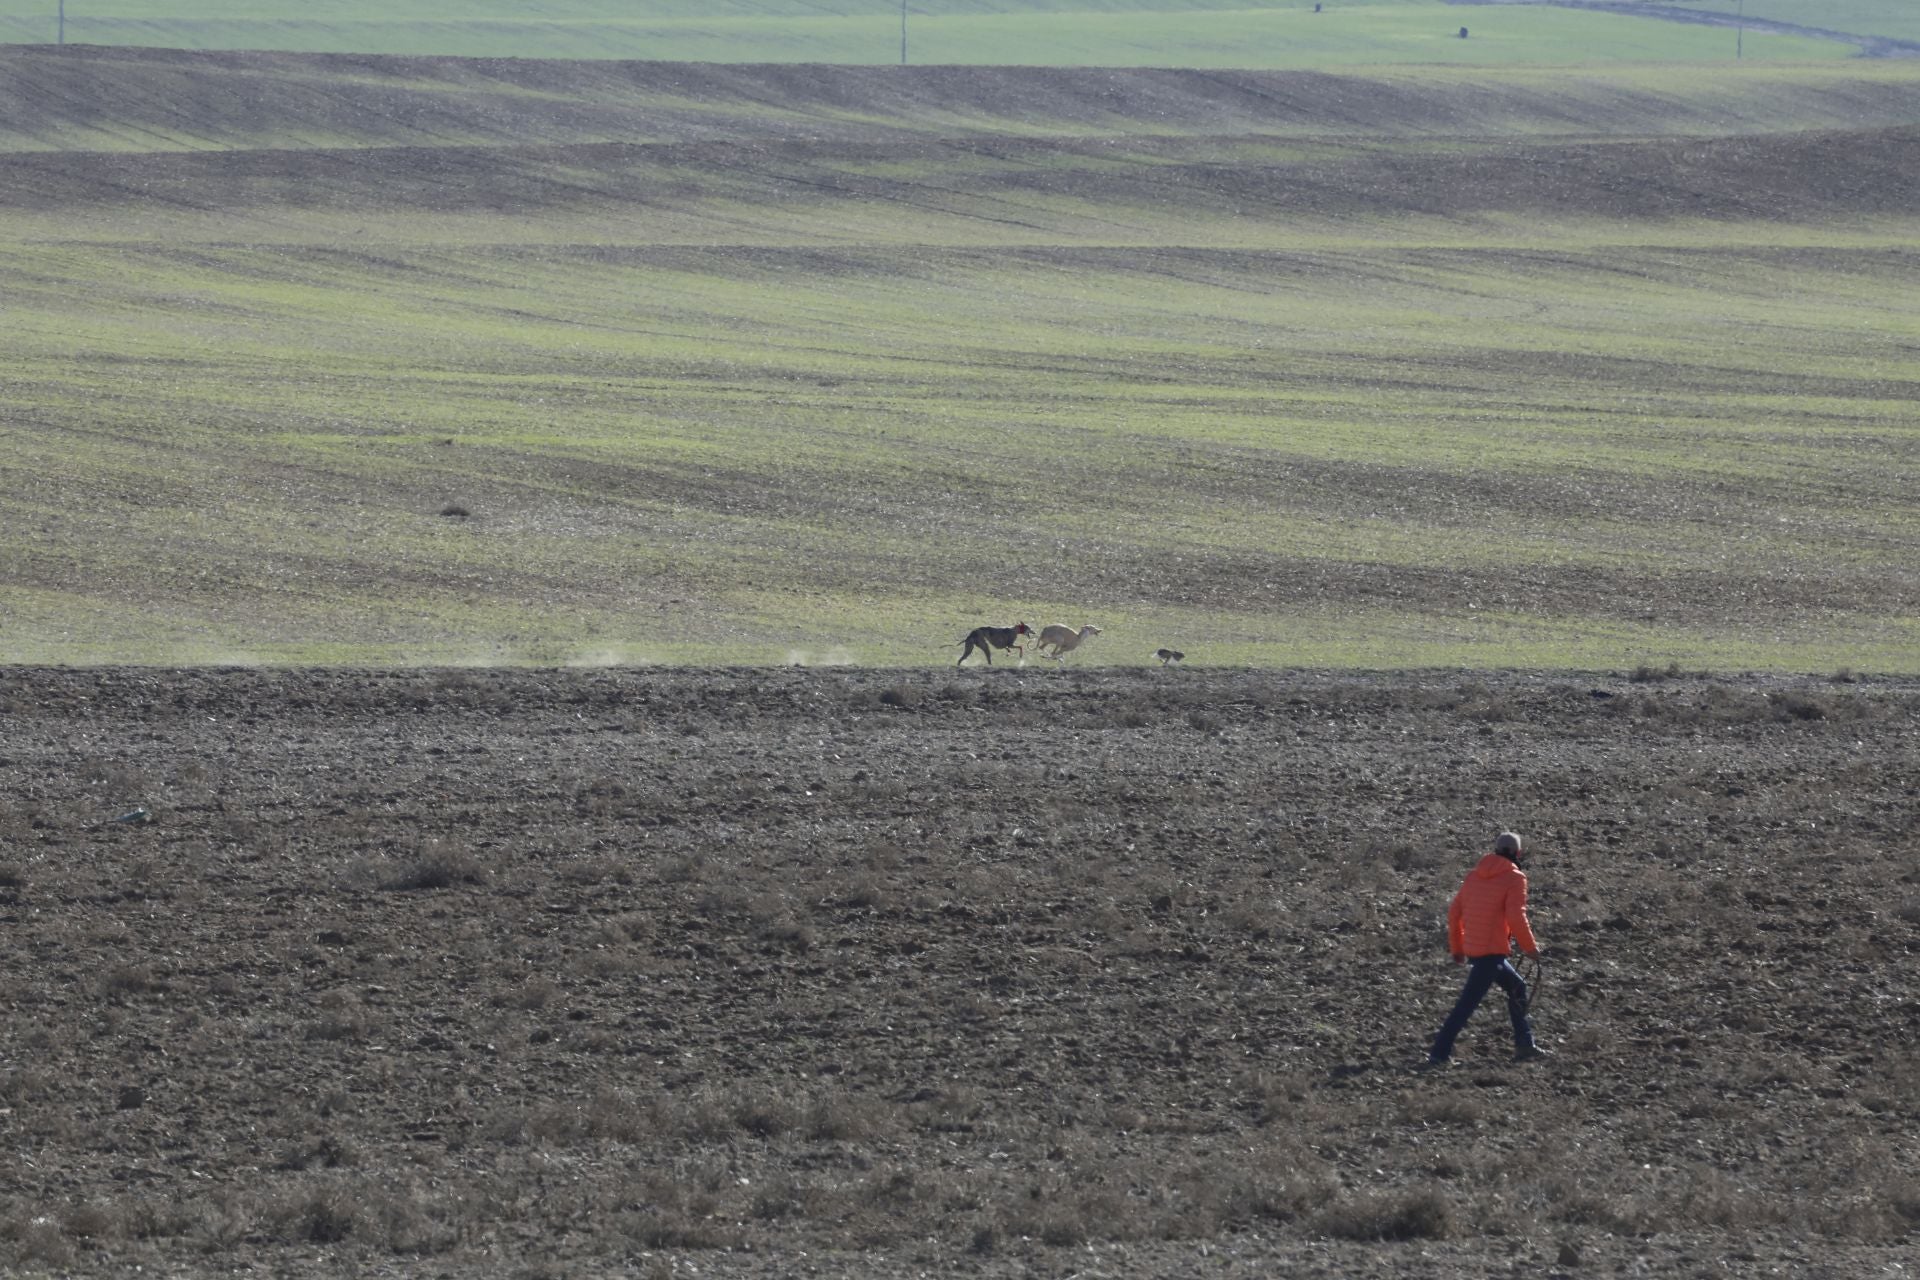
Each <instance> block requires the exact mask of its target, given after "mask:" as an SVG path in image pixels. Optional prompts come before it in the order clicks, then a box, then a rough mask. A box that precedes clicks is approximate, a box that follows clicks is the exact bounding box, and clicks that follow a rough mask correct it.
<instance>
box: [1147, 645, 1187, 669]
mask: <svg viewBox="0 0 1920 1280" xmlns="http://www.w3.org/2000/svg"><path fill="white" fill-rule="evenodd" d="M1153 656H1154V657H1156V658H1158V659H1160V665H1161V666H1163V667H1170V666H1172V665H1173V664H1174V663H1176V662H1178V661H1180V659H1182V658H1184V657H1186V656H1187V655H1186V654H1184V653H1182V652H1180V651H1179V650H1178V649H1155V650H1154V651H1153Z"/></svg>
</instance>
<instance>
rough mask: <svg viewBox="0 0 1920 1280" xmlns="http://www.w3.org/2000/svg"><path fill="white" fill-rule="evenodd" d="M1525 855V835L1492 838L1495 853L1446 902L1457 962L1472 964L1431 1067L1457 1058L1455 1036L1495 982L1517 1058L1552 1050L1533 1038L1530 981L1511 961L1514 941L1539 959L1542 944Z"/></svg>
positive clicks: (1540, 1055)
mask: <svg viewBox="0 0 1920 1280" xmlns="http://www.w3.org/2000/svg"><path fill="white" fill-rule="evenodd" d="M1525 859H1526V851H1525V847H1524V846H1523V845H1522V844H1521V842H1520V837H1519V836H1517V835H1515V834H1514V833H1513V832H1511V831H1503V832H1501V833H1500V835H1499V837H1498V838H1497V839H1496V840H1494V842H1493V852H1492V853H1489V854H1487V855H1486V856H1485V857H1483V858H1481V859H1480V863H1479V865H1478V866H1476V867H1474V869H1473V870H1472V871H1470V872H1468V873H1467V879H1466V883H1464V884H1462V885H1461V886H1460V892H1458V893H1456V894H1454V895H1453V901H1452V902H1450V903H1448V904H1447V948H1448V950H1450V951H1452V952H1453V962H1454V963H1455V964H1465V965H1470V966H1471V967H1470V968H1469V969H1468V970H1467V983H1466V986H1464V987H1463V988H1461V991H1460V999H1459V1000H1457V1001H1456V1002H1455V1003H1454V1006H1453V1012H1452V1013H1450V1014H1448V1015H1447V1020H1446V1021H1445V1022H1444V1023H1442V1024H1441V1026H1440V1033H1439V1034H1438V1035H1436V1036H1435V1037H1434V1038H1433V1047H1432V1048H1431V1049H1429V1050H1428V1051H1427V1065H1428V1066H1433V1067H1441V1066H1445V1065H1447V1064H1448V1063H1449V1062H1451V1061H1452V1060H1453V1042H1454V1040H1455V1039H1456V1038H1457V1037H1458V1036H1459V1034H1460V1032H1461V1030H1462V1029H1463V1028H1464V1027H1465V1026H1466V1025H1467V1019H1468V1018H1471V1017H1472V1016H1473V1011H1474V1010H1475V1009H1477V1008H1479V1007H1480V1001H1481V1000H1483V999H1484V998H1485V997H1486V994H1487V992H1488V990H1489V989H1490V988H1492V986H1493V985H1494V984H1495V983H1499V984H1500V989H1501V990H1502V991H1504V992H1506V993H1507V1013H1508V1015H1509V1016H1510V1017H1512V1019H1513V1048H1514V1053H1513V1056H1514V1060H1515V1061H1516V1062H1527V1061H1531V1060H1532V1059H1534V1058H1544V1057H1546V1056H1547V1051H1546V1050H1545V1049H1542V1048H1541V1047H1540V1046H1539V1045H1537V1044H1535V1043H1534V1040H1533V1023H1532V1022H1531V1021H1529V1020H1528V1018H1527V998H1528V997H1527V984H1526V982H1525V981H1524V980H1523V979H1522V978H1521V977H1520V975H1519V973H1518V972H1516V971H1515V970H1514V967H1513V965H1512V964H1511V963H1509V962H1508V959H1507V957H1508V955H1509V954H1510V951H1511V947H1512V945H1513V944H1514V943H1518V944H1519V947H1520V951H1521V953H1522V954H1524V955H1528V956H1531V957H1533V958H1534V959H1536V960H1537V959H1539V958H1540V944H1539V943H1538V942H1537V941H1535V940H1534V936H1533V926H1532V925H1531V924H1530V923H1528V921H1527V873H1526V872H1524V871H1522V870H1521V869H1520V864H1521V863H1522V862H1524V861H1525Z"/></svg>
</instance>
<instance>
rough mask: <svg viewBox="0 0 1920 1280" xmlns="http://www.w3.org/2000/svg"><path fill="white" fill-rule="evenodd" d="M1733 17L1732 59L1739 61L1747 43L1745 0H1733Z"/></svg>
mask: <svg viewBox="0 0 1920 1280" xmlns="http://www.w3.org/2000/svg"><path fill="white" fill-rule="evenodd" d="M1735 3H1736V6H1737V7H1736V8H1735V9H1734V18H1733V60H1734V61H1735V62H1738V61H1740V59H1741V57H1742V56H1744V54H1745V51H1746V43H1747V0H1735Z"/></svg>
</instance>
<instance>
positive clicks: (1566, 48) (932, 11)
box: [0, 0, 1870, 68]
mask: <svg viewBox="0 0 1920 1280" xmlns="http://www.w3.org/2000/svg"><path fill="white" fill-rule="evenodd" d="M1866 3H1867V0H1839V2H1838V3H1836V4H1833V5H1830V6H1828V7H1829V8H1832V9H1835V10H1848V9H1851V8H1852V7H1853V6H1856V5H1863V4H1866ZM66 10H67V16H66V26H65V31H64V39H65V41H66V42H67V43H77V44H97V45H112V46H123V47H124V46H151V47H158V48H185V49H277V50H289V51H303V52H359V53H382V54H397V55H406V56H433V55H453V56H461V57H489V58H493V57H521V58H596V59H597V58H608V59H634V58H645V59H649V60H656V61H680V62H730V63H739V62H783V63H795V62H825V63H847V64H856V65H875V64H883V65H884V64H898V63H900V62H902V61H903V60H904V61H906V62H908V63H911V64H913V65H917V66H931V65H942V64H951V65H965V66H980V65H1028V66H1032V65H1043V66H1179V67H1215V68H1220V67H1236V68H1288V67H1293V68H1305V67H1320V68H1325V67H1336V66H1363V65H1383V64H1405V63H1420V64H1426V65H1456V66H1513V65H1520V64H1551V65H1570V64H1586V65H1594V64H1611V63H1619V62H1645V61H1720V60H1725V59H1730V58H1731V57H1732V56H1733V54H1734V52H1735V50H1734V48H1733V43H1732V41H1731V40H1730V39H1729V38H1728V36H1727V34H1726V33H1724V32H1721V31H1715V30H1713V29H1711V28H1708V27H1702V26H1685V27H1682V26H1676V25H1675V24H1673V23H1671V22H1664V21H1660V20H1658V18H1656V17H1644V18H1643V17H1639V16H1634V15H1632V14H1623V13H1597V12H1579V11H1576V10H1573V9H1568V8H1561V7H1555V6H1551V5H1524V6H1507V7H1505V8H1503V9H1502V10H1501V11H1498V12H1493V11H1487V10H1463V9H1459V8H1456V7H1454V6H1453V5H1451V4H1449V3H1448V2H1447V0H1325V3H1323V4H1322V5H1321V6H1320V7H1319V9H1318V11H1316V8H1315V6H1314V5H1313V4H1312V3H1310V2H1309V0H1017V2H1015V3H1006V2H1004V0H1000V2H996V0H917V2H916V3H913V4H910V5H908V6H907V7H906V10H905V14H906V21H905V23H904V29H903V22H902V7H901V5H900V4H898V3H897V2H896V0H565V2H563V3H554V4H542V5H528V4H524V3H517V2H510V0H473V2H472V3H466V4H451V3H443V2H442V0H411V2H402V3H397V4H384V5H376V4H373V3H371V2H370V0H316V2H314V3H302V4H295V3H291V0H258V2H256V3H247V4H237V3H231V2H222V0H73V2H72V3H69V4H68V5H67V6H66ZM1861 16H1862V19H1863V20H1865V19H1866V18H1867V17H1869V16H1870V15H1867V14H1862V15H1861ZM1846 17H1847V15H1846V14H1836V15H1834V16H1832V17H1831V19H1830V21H1828V22H1826V23H1825V24H1824V25H1827V26H1832V27H1836V28H1838V29H1839V30H1841V31H1851V30H1856V29H1860V28H1857V27H1853V26H1849V25H1847V22H1846V21H1845V18H1846ZM1468 26H1470V27H1471V35H1470V38H1467V39H1462V38H1460V32H1461V29H1462V28H1463V27H1468ZM59 38H61V32H60V30H59V28H58V27H57V25H56V19H55V6H54V4H53V3H52V0H0V42H7V43H51V42H53V41H55V40H56V39H59ZM1852 52H1854V49H1853V47H1852V46H1851V45H1850V44H1849V43H1847V42H1846V41H1845V40H1844V39H1820V38H1800V37H1794V36H1784V35H1780V34H1769V33H1766V32H1763V31H1759V30H1756V31H1754V32H1751V33H1750V34H1749V35H1748V37H1747V38H1746V40H1745V47H1744V49H1743V51H1742V54H1743V57H1744V58H1746V59H1748V60H1755V61H1758V60H1784V59H1810V58H1831V57H1844V56H1847V55H1849V54H1851V53H1852Z"/></svg>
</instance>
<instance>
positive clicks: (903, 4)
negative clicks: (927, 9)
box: [61, 0, 907, 67]
mask: <svg viewBox="0 0 1920 1280" xmlns="http://www.w3.org/2000/svg"><path fill="white" fill-rule="evenodd" d="M61 2H62V3H65V0H61ZM900 65H901V66H903V67H904V66H906V65H907V0H900Z"/></svg>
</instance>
